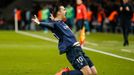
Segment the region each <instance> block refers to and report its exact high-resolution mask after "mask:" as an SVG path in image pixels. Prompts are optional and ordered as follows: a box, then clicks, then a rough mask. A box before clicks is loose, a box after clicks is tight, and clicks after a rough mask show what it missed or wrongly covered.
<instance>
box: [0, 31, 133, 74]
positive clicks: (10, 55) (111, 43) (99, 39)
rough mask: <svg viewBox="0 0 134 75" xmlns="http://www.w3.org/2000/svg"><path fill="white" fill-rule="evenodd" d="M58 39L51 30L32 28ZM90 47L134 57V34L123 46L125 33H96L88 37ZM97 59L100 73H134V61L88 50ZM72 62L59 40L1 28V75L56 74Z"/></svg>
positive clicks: (93, 59)
mask: <svg viewBox="0 0 134 75" xmlns="http://www.w3.org/2000/svg"><path fill="white" fill-rule="evenodd" d="M28 33H31V34H36V35H40V36H43V37H49V38H50V39H55V38H54V37H53V36H52V34H51V33H43V32H28ZM86 40H87V42H86V47H90V48H93V49H97V50H101V51H105V52H109V53H113V54H116V55H120V56H124V57H128V58H132V59H134V35H130V37H129V40H130V45H129V46H128V47H123V46H122V43H123V42H122V35H121V34H107V33H92V34H90V35H88V36H87V37H86ZM85 52H86V54H87V55H88V56H89V57H90V58H91V60H92V61H93V62H94V64H95V66H96V68H97V70H98V75H133V74H134V69H133V67H134V62H133V61H129V60H124V59H120V58H116V57H112V56H108V55H104V54H100V53H96V52H91V51H87V50H85ZM66 66H69V67H70V68H71V69H73V68H72V67H71V65H70V64H69V62H68V61H67V59H66V57H65V55H59V52H58V48H57V43H53V42H50V41H45V40H42V39H38V38H34V37H30V36H26V35H22V34H19V33H15V32H13V31H0V75H54V74H55V73H56V72H58V71H59V70H60V69H61V68H64V67H66Z"/></svg>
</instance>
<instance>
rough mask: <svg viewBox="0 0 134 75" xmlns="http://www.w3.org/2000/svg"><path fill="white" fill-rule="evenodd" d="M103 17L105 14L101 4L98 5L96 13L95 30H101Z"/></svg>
mask: <svg viewBox="0 0 134 75" xmlns="http://www.w3.org/2000/svg"><path fill="white" fill-rule="evenodd" d="M105 17H106V15H105V12H104V9H103V8H102V7H101V5H99V7H98V14H97V21H98V25H97V31H99V32H102V30H103V21H104V19H105Z"/></svg>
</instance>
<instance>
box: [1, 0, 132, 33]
mask: <svg viewBox="0 0 134 75" xmlns="http://www.w3.org/2000/svg"><path fill="white" fill-rule="evenodd" d="M74 2H75V3H74ZM74 2H73V1H72V2H63V3H64V4H63V5H64V6H65V7H66V19H65V20H64V21H65V23H66V24H67V25H68V26H69V27H70V28H71V29H72V30H73V31H74V32H77V31H79V30H80V28H81V26H80V24H81V25H84V26H85V29H86V33H87V34H89V33H90V32H112V33H117V32H122V30H121V22H120V21H121V17H120V12H119V10H120V5H121V3H122V1H121V0H83V6H84V7H85V8H86V9H85V10H83V11H84V15H83V14H80V13H79V12H80V11H79V7H78V3H77V2H76V1H74ZM61 4H62V3H61ZM129 4H130V5H131V7H132V8H131V9H132V10H133V8H134V2H133V1H131V2H129ZM55 7H56V4H46V3H43V4H35V5H34V6H33V9H32V10H21V9H19V8H17V10H16V14H17V18H18V23H19V29H21V30H38V29H40V28H38V27H36V26H35V25H34V23H32V21H31V18H32V16H33V15H34V14H35V15H37V17H38V19H39V20H40V21H45V22H49V20H50V19H49V17H50V13H52V12H51V9H52V8H55ZM80 8H81V7H80ZM132 12H133V11H132ZM81 16H84V17H82V18H81ZM83 20H84V21H83ZM1 23H3V21H2V20H0V24H1ZM43 30H44V32H47V31H48V29H47V28H44V29H43ZM129 31H130V32H131V33H133V34H134V12H133V15H131V25H130V27H129Z"/></svg>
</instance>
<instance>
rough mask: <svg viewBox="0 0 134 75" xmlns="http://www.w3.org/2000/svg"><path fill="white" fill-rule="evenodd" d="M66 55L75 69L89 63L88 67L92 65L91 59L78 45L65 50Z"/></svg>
mask: <svg viewBox="0 0 134 75" xmlns="http://www.w3.org/2000/svg"><path fill="white" fill-rule="evenodd" d="M66 56H67V59H68V60H69V62H70V63H71V65H72V66H73V68H74V69H76V70H80V69H82V68H83V67H84V66H86V65H89V67H92V66H93V63H92V61H91V60H90V59H89V57H87V56H86V55H85V53H84V52H83V51H82V48H81V47H80V46H75V47H71V48H69V49H68V51H67V52H66Z"/></svg>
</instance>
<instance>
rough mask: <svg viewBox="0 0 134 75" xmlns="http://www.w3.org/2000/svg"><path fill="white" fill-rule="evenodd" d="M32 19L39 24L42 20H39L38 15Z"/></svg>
mask: <svg viewBox="0 0 134 75" xmlns="http://www.w3.org/2000/svg"><path fill="white" fill-rule="evenodd" d="M32 21H33V22H35V23H37V24H40V21H39V20H38V18H37V16H36V15H34V18H32Z"/></svg>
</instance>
